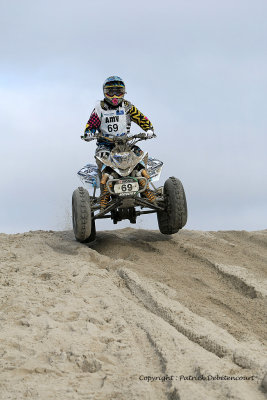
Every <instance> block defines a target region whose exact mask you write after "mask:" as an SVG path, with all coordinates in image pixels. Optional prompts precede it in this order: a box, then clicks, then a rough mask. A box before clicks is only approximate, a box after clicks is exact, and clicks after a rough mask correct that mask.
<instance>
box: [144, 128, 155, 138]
mask: <svg viewBox="0 0 267 400" xmlns="http://www.w3.org/2000/svg"><path fill="white" fill-rule="evenodd" d="M146 137H147V139H152V138H153V137H156V135H155V133H154V131H152V129H149V130H148V131H146Z"/></svg>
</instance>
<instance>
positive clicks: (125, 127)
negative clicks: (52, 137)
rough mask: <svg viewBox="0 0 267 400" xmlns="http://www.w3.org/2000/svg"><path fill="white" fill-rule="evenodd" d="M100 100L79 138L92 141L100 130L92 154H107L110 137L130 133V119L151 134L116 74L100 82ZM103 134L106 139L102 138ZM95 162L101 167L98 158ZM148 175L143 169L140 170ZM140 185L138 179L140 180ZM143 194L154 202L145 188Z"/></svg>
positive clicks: (103, 198)
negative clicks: (128, 98) (101, 96)
mask: <svg viewBox="0 0 267 400" xmlns="http://www.w3.org/2000/svg"><path fill="white" fill-rule="evenodd" d="M103 92H104V99H103V100H102V101H98V102H97V103H96V105H95V108H94V109H93V111H92V113H91V116H90V118H89V120H88V122H87V124H86V128H85V131H84V136H82V139H83V140H86V141H90V140H93V139H94V137H95V136H96V135H97V131H99V132H100V133H101V136H102V137H101V138H98V140H97V148H96V155H97V154H98V153H103V152H104V153H106V154H108V153H109V152H110V151H111V149H112V148H113V147H114V143H112V142H110V141H109V138H110V137H114V136H124V135H127V134H129V133H130V128H131V122H132V121H133V122H135V123H136V124H138V125H139V126H140V127H141V128H142V129H143V130H144V131H146V133H147V138H151V137H153V136H154V129H153V126H152V124H151V122H150V121H149V119H148V118H147V117H145V116H144V115H143V114H142V113H141V112H140V111H139V110H138V109H137V108H136V107H135V106H134V105H133V104H131V103H130V102H129V101H127V100H125V99H124V95H125V93H126V92H125V84H124V82H123V80H122V79H121V78H120V77H118V76H110V77H109V78H107V79H106V80H105V82H104V84H103ZM103 136H104V137H105V138H106V139H105V138H103ZM135 152H136V153H137V154H138V153H139V154H141V152H142V150H141V149H140V148H139V147H137V146H135ZM96 161H97V164H98V167H99V169H101V164H100V163H99V161H98V160H96ZM143 175H144V176H146V177H148V174H147V172H146V171H145V172H144V173H143ZM105 183H106V180H105V176H104V175H103V176H102V179H101V189H102V190H101V192H102V193H101V194H102V196H101V208H104V207H105V205H106V204H107V202H108V199H109V195H108V190H107V188H106V186H105ZM140 183H141V184H142V180H141V181H140ZM143 194H144V195H145V196H146V197H147V198H148V199H149V200H150V201H152V202H153V201H154V199H155V196H154V195H153V193H152V192H151V190H150V189H149V188H147V189H146V190H145V191H144V192H143Z"/></svg>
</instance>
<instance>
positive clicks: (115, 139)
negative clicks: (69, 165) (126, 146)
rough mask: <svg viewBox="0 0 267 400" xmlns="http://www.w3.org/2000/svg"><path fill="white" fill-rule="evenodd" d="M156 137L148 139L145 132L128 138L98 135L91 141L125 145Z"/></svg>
mask: <svg viewBox="0 0 267 400" xmlns="http://www.w3.org/2000/svg"><path fill="white" fill-rule="evenodd" d="M155 137H157V135H155V134H154V135H153V136H150V137H147V135H146V133H145V132H141V133H138V134H136V135H132V136H127V135H123V136H103V135H99V134H98V135H95V136H93V137H91V138H90V139H91V140H94V139H105V140H108V141H110V142H124V143H126V142H129V141H130V140H133V139H138V140H137V141H139V140H147V139H153V138H155ZM81 138H82V139H84V138H85V137H84V136H81Z"/></svg>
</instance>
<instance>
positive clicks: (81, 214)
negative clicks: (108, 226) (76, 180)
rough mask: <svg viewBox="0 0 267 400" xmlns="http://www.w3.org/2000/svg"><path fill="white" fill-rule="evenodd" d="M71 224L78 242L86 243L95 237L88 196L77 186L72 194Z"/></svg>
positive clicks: (84, 190) (85, 191)
mask: <svg viewBox="0 0 267 400" xmlns="http://www.w3.org/2000/svg"><path fill="white" fill-rule="evenodd" d="M72 224H73V231H74V235H75V238H76V240H77V241H78V242H81V243H88V242H91V241H93V240H94V239H95V235H96V231H95V221H94V220H93V219H92V211H91V204H90V196H89V193H88V192H87V190H86V189H84V188H83V187H79V188H78V189H76V190H74V192H73V195H72Z"/></svg>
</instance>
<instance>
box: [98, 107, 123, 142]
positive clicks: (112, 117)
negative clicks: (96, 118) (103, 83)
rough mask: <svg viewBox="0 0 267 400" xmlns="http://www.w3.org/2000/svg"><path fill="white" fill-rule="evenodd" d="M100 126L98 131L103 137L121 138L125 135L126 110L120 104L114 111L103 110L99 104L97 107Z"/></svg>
mask: <svg viewBox="0 0 267 400" xmlns="http://www.w3.org/2000/svg"><path fill="white" fill-rule="evenodd" d="M98 107H99V108H98V110H97V111H98V115H100V120H101V125H100V127H99V130H100V131H101V133H102V135H103V136H107V137H109V136H123V135H126V134H127V118H126V109H125V106H124V105H123V104H122V105H121V106H119V107H117V108H116V109H111V110H104V109H103V108H102V107H101V104H100V103H99V105H98Z"/></svg>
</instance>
